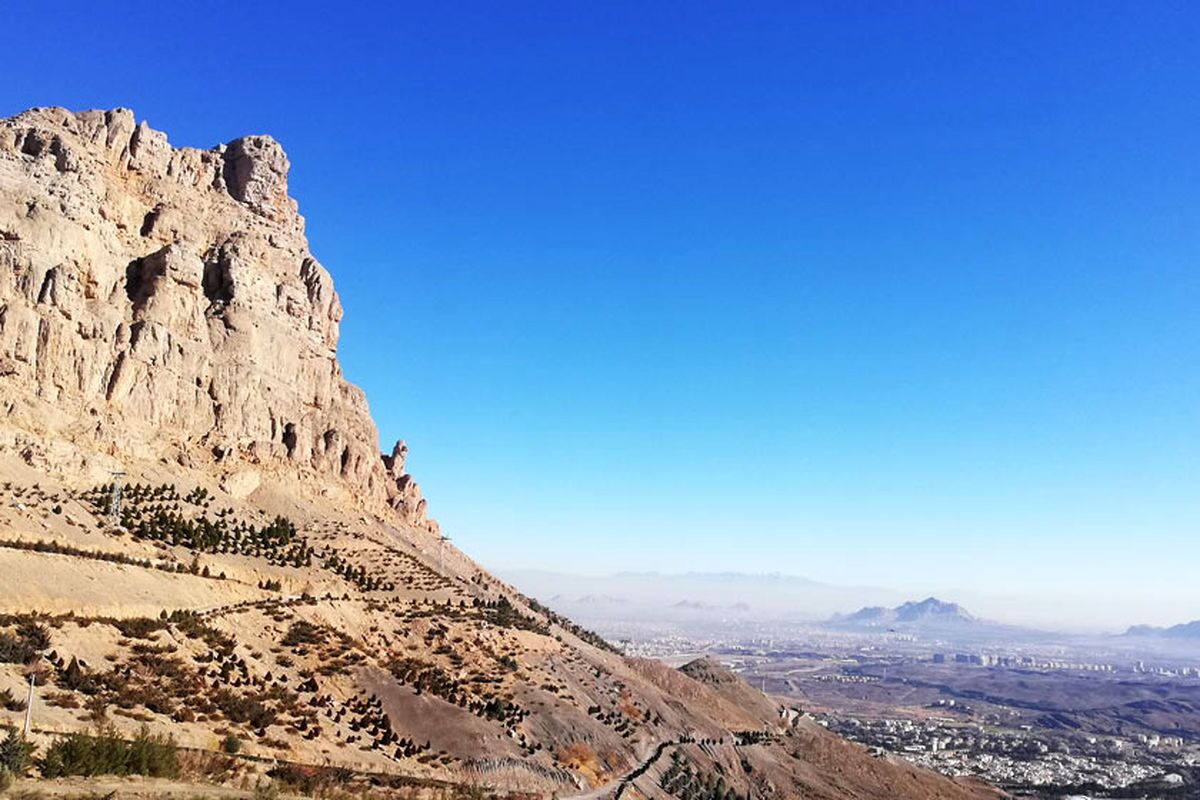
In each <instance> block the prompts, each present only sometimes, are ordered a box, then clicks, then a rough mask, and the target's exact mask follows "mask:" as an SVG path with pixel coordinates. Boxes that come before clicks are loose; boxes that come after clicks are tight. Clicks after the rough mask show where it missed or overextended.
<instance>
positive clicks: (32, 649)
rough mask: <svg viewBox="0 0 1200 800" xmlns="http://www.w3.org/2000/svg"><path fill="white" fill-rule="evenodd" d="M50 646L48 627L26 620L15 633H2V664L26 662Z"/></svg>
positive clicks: (0, 658)
mask: <svg viewBox="0 0 1200 800" xmlns="http://www.w3.org/2000/svg"><path fill="white" fill-rule="evenodd" d="M49 646H50V632H49V631H48V630H46V627H45V626H44V625H39V624H37V623H36V622H33V621H32V620H26V621H25V622H22V623H20V624H19V625H17V629H16V632H15V633H0V664H24V663H25V662H26V661H29V660H30V659H31V658H33V657H34V656H35V655H37V654H38V653H39V652H41V651H42V650H45V649H46V648H47V647H49Z"/></svg>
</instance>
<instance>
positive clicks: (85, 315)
mask: <svg viewBox="0 0 1200 800" xmlns="http://www.w3.org/2000/svg"><path fill="white" fill-rule="evenodd" d="M288 168H289V163H288V160H287V157H286V155H285V154H284V152H283V150H282V148H281V147H280V146H279V145H278V144H277V143H276V142H275V141H274V140H273V139H271V138H270V137H266V136H252V137H242V138H240V139H235V140H234V141H232V142H230V143H229V144H227V145H221V146H218V147H215V148H212V149H210V150H197V149H191V148H172V147H171V146H170V145H169V144H168V142H167V138H166V136H165V134H162V133H161V132H157V131H154V130H152V129H151V128H149V126H147V125H146V124H145V123H144V122H143V123H136V122H135V119H134V116H133V114H132V112H130V111H128V110H126V109H113V110H110V111H84V112H78V113H73V112H70V111H67V110H65V109H61V108H40V109H32V110H30V111H27V112H24V113H22V114H19V115H17V116H15V117H12V118H9V119H6V120H3V121H2V122H0V380H2V381H3V384H2V385H3V388H4V397H3V400H4V403H3V406H2V407H0V408H2V415H0V478H3V480H2V481H0V530H2V531H4V533H3V534H2V537H3V538H2V539H0V572H2V574H4V575H5V576H6V580H5V581H3V582H0V645H2V646H0V692H7V694H8V695H9V696H13V697H16V696H19V695H21V693H22V690H23V688H24V687H25V686H26V675H27V672H28V671H29V670H34V671H35V672H36V675H35V684H38V685H37V692H36V695H35V705H34V708H33V711H32V712H31V713H32V715H33V719H34V726H33V741H34V743H35V744H36V745H37V746H38V747H39V749H40V750H41V751H43V752H45V751H46V750H48V749H49V748H50V747H52V746H53V744H54V742H56V741H59V740H60V739H61V737H63V736H64V735H69V734H84V733H86V732H88V731H92V730H94V728H95V725H96V724H97V723H98V721H99V720H106V721H107V723H108V724H109V725H111V726H112V728H111V730H113V731H114V732H115V733H116V734H117V735H120V736H124V737H132V736H135V735H136V734H137V731H138V730H139V728H140V727H141V726H145V729H146V730H147V731H148V732H151V733H155V734H162V735H167V734H170V735H171V736H174V737H175V738H176V741H177V742H178V743H179V744H180V745H181V746H183V747H186V748H189V749H191V750H193V751H197V752H200V753H202V754H204V755H205V758H206V759H207V760H206V761H203V762H202V763H205V764H209V765H214V764H216V765H223V766H220V770H224V771H222V772H219V774H218V772H213V773H204V774H205V776H206V777H207V778H211V779H212V780H219V781H229V780H232V779H235V778H236V779H241V780H244V781H248V782H250V783H253V782H256V781H258V780H259V778H266V777H269V778H271V779H273V780H280V781H284V780H287V779H288V776H291V777H292V778H295V777H296V775H301V776H307V777H305V780H311V781H317V782H318V785H319V786H321V787H324V788H329V787H330V786H332V785H333V784H325V783H320V781H326V780H329V781H333V780H345V781H349V782H352V783H353V785H355V786H357V787H359V788H360V789H362V790H363V791H364V792H366V791H367V790H371V791H376V790H383V789H387V788H388V787H389V786H390V787H391V788H395V789H396V790H397V792H398V794H397V795H396V796H403V797H411V796H413V794H412V793H413V792H416V793H423V794H422V796H429V797H435V796H436V797H444V796H445V795H444V792H445V791H447V790H449V789H451V788H455V787H457V788H463V787H473V789H474V788H478V789H480V790H483V791H486V792H489V793H496V794H504V793H507V792H521V793H523V794H524V795H525V796H528V795H536V796H540V797H551V796H559V797H570V796H591V795H594V796H597V797H598V796H600V794H596V793H608V792H612V793H615V792H618V791H623V789H622V788H621V787H627V786H634V788H635V789H636V790H637V791H639V792H641V793H643V794H645V795H661V792H660V790H659V789H658V788H656V787H657V786H658V784H657V783H656V779H657V777H658V773H656V772H655V770H656V769H658V767H656V766H655V764H654V762H653V755H654V754H655V753H662V752H664V751H665V750H666V749H671V750H672V751H674V752H678V753H679V755H680V758H682V759H685V760H686V761H687V762H688V763H689V764H691V765H693V767H694V769H695V770H696V771H697V772H698V773H699V774H706V775H714V776H715V775H716V774H722V775H725V776H726V780H727V782H728V783H729V784H730V785H734V786H736V787H737V790H738V791H739V792H742V793H746V794H749V793H757V794H760V795H763V796H770V797H779V798H791V797H801V796H803V797H810V798H825V799H826V800H834V798H879V800H883V798H897V797H898V798H913V800H916V798H944V799H945V800H967V799H968V798H983V797H992V796H995V793H993V792H991V791H990V790H987V789H984V788H982V787H977V786H975V785H968V784H964V783H959V782H956V781H952V780H949V779H946V778H942V777H940V776H936V775H933V774H932V773H927V772H923V771H921V770H918V769H915V768H913V767H911V766H909V765H906V764H903V763H885V762H882V761H879V760H877V759H873V758H871V757H870V756H869V755H868V754H867V753H866V752H865V751H864V750H862V749H861V748H855V747H854V746H851V745H848V744H846V743H844V742H842V741H840V740H838V739H837V737H835V736H833V735H832V734H829V733H828V732H826V731H823V730H821V729H819V726H816V725H813V724H810V723H808V722H804V721H801V722H800V723H798V724H795V725H793V724H791V723H789V721H788V719H787V717H786V715H784V714H783V713H782V709H780V707H779V706H778V704H777V703H776V702H775V701H774V700H772V699H770V698H767V697H765V696H763V695H762V694H761V693H756V692H754V690H753V689H751V688H750V687H749V686H747V685H746V684H745V683H744V681H741V680H740V679H739V678H737V677H736V676H735V675H733V674H732V673H730V672H728V671H727V670H723V668H720V667H719V665H715V664H708V665H707V666H705V668H704V670H703V671H701V670H700V667H696V668H695V669H694V670H693V672H696V673H697V674H698V675H699V677H693V676H692V675H689V674H687V672H681V671H678V670H674V669H671V668H669V667H667V666H665V665H663V664H661V663H659V662H650V661H645V660H639V659H626V658H623V657H622V656H621V655H620V654H619V653H618V652H616V651H615V649H614V648H612V647H611V646H610V645H608V643H606V642H605V641H603V640H602V639H601V638H600V637H598V636H596V635H595V634H592V633H590V632H589V631H587V630H585V629H583V628H581V627H579V626H578V625H576V624H575V623H573V622H572V621H571V620H569V619H566V618H565V617H562V616H561V615H559V614H557V613H555V612H554V611H552V610H550V609H548V608H546V607H545V606H543V605H542V604H540V603H538V602H537V601H536V600H534V599H532V598H531V597H528V596H526V595H524V594H522V593H521V592H520V591H519V590H518V589H517V588H516V587H514V586H511V585H508V584H506V583H504V582H503V581H500V580H498V579H497V578H495V577H494V576H492V575H490V574H489V573H487V572H486V571H484V570H483V569H481V568H480V567H478V566H477V565H476V564H475V563H474V562H472V561H471V560H470V559H469V558H468V557H467V556H466V555H465V554H463V553H461V552H460V551H458V550H457V549H456V548H454V547H453V546H450V545H447V543H446V541H445V540H444V539H443V538H440V537H439V529H438V527H437V525H436V523H434V522H433V521H432V520H430V519H429V518H428V517H427V516H426V513H425V511H426V508H425V501H424V499H423V498H421V496H420V492H419V490H418V488H417V486H416V484H415V482H414V481H413V479H412V478H411V476H409V475H408V474H407V473H406V472H405V471H404V459H405V456H406V454H407V450H406V448H405V447H404V445H403V443H399V442H398V443H397V444H396V446H395V447H394V448H393V449H392V451H391V452H390V453H387V454H384V453H380V452H379V448H378V443H377V429H376V428H375V425H374V422H373V421H372V420H371V418H370V415H369V413H368V410H367V405H366V399H365V397H364V396H363V393H362V392H361V391H360V390H358V389H357V388H356V387H354V386H352V385H351V384H349V383H348V382H347V381H345V379H344V378H343V376H342V373H341V368H340V366H339V364H338V361H337V356H336V348H337V343H338V342H337V334H338V322H339V321H340V318H341V307H340V303H339V302H338V300H337V295H336V293H335V292H334V290H333V284H332V278H331V277H330V275H329V273H328V272H327V271H326V270H325V269H324V267H322V266H321V265H320V264H319V262H317V260H316V259H315V258H314V257H313V256H312V254H311V252H310V251H309V249H308V244H307V241H306V239H305V238H304V233H303V228H304V224H303V218H302V217H300V215H299V213H298V206H297V204H296V202H295V201H294V200H293V199H292V198H291V197H290V195H289V194H288V190H287V172H288ZM701 672H702V674H701ZM39 682H40V683H39ZM14 707H15V704H13V703H9V704H7V705H6V707H5V708H2V709H0V722H7V723H18V722H20V716H19V714H20V712H19V711H15V710H14ZM746 731H752V732H754V733H755V739H756V741H755V743H754V744H752V745H749V746H744V747H743V746H741V745H739V744H738V741H739V739H738V734H739V732H746ZM230 741H232V742H234V743H235V745H236V746H234V747H230V748H228V749H225V744H224V743H226V742H230ZM223 749H224V754H223V755H222V752H221V751H222V750H223ZM231 751H233V752H231ZM234 753H236V757H234ZM218 756H219V757H220V758H218ZM222 759H223V760H222ZM288 765H291V766H288ZM200 768H201V767H197V769H200ZM213 769H214V770H215V769H216V767H213ZM297 770H299V772H297ZM338 785H341V784H338ZM898 787H899V789H898ZM473 789H472V790H473ZM439 792H442V794H439Z"/></svg>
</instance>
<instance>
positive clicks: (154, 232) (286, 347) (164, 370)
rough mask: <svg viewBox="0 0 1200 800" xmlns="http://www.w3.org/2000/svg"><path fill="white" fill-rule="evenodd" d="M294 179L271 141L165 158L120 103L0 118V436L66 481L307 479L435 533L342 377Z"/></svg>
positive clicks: (328, 300) (328, 296) (401, 451)
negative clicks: (181, 468)
mask: <svg viewBox="0 0 1200 800" xmlns="http://www.w3.org/2000/svg"><path fill="white" fill-rule="evenodd" d="M288 168H289V164H288V159H287V156H286V155H285V154H284V152H283V150H282V148H281V147H280V146H279V144H278V143H277V142H275V141H274V140H273V139H272V138H270V137H269V136H249V137H245V138H241V139H236V140H234V141H232V142H230V143H229V144H227V145H223V146H218V147H215V148H213V149H211V150H196V149H191V148H173V147H171V146H170V145H169V144H168V142H167V137H166V136H165V135H164V134H163V133H161V132H158V131H155V130H152V129H151V128H149V127H148V126H147V125H146V124H145V123H144V122H143V123H140V124H138V123H137V122H135V120H134V116H133V113H132V112H130V111H129V110H127V109H114V110H112V111H84V112H80V113H71V112H69V111H66V110H64V109H59V108H44V109H33V110H31V111H27V112H25V113H23V114H20V115H18V116H16V117H13V118H11V119H8V120H4V121H3V122H0V401H2V403H3V405H2V406H0V408H2V414H0V426H3V427H2V428H0V436H3V437H5V439H6V440H7V443H8V444H9V445H13V446H16V447H17V448H18V449H19V450H21V451H22V452H23V453H24V456H25V458H26V459H27V460H28V461H30V463H35V462H40V464H41V465H42V466H48V467H52V468H58V469H69V468H70V467H71V466H85V467H86V466H91V467H93V469H95V468H97V464H98V463H99V462H98V461H97V456H96V454H97V453H100V454H107V455H108V456H110V457H111V460H110V461H108V462H106V466H116V465H119V463H120V460H121V458H123V457H137V458H159V459H168V460H177V461H179V462H180V463H186V464H187V465H189V466H192V467H201V468H203V467H211V469H212V470H214V471H216V472H217V473H218V474H220V475H221V476H223V477H224V478H225V481H226V485H227V486H229V487H230V488H231V490H232V491H234V492H235V493H237V492H248V491H252V490H253V488H254V487H255V486H256V485H257V483H258V481H259V480H260V477H261V475H262V474H263V473H264V472H270V473H281V474H283V475H285V476H292V475H295V476H297V477H299V478H301V479H302V480H305V479H306V480H307V482H308V484H309V485H310V486H311V487H313V489H314V490H317V487H320V489H319V490H320V491H323V492H326V493H328V492H330V491H335V492H336V491H339V490H340V491H341V492H342V493H343V494H344V495H346V496H348V497H350V498H352V499H353V500H355V501H357V502H359V503H361V504H363V505H364V506H366V507H370V508H372V509H383V508H385V507H390V508H391V509H393V510H394V511H395V512H396V513H397V514H399V515H400V516H401V517H402V518H403V520H404V521H405V522H407V523H409V524H412V525H415V526H419V527H423V528H426V529H428V530H431V531H432V530H434V527H435V526H434V523H433V522H432V521H430V520H428V519H427V518H426V516H425V501H424V500H422V499H421V496H420V491H419V489H418V488H417V486H416V484H415V482H413V480H412V479H411V477H410V476H409V475H407V474H406V473H405V471H404V456H405V454H406V452H407V451H406V448H405V447H404V445H403V443H397V445H396V447H395V449H394V450H393V452H392V453H391V454H390V455H388V456H386V457H382V456H381V455H380V453H379V450H378V445H377V441H378V433H377V431H376V429H375V426H374V424H373V423H372V421H371V418H370V416H369V415H368V413H367V406H366V401H365V399H364V397H363V394H362V392H361V391H360V390H359V389H357V388H356V387H354V386H352V385H351V384H349V383H348V382H347V381H346V380H345V379H344V377H343V376H342V372H341V369H340V367H339V366H338V361H337V356H336V348H337V340H338V322H339V320H340V318H341V315H342V308H341V305H340V304H339V302H338V297H337V294H336V293H335V292H334V289H333V284H332V282H331V280H330V277H329V273H328V272H326V270H325V268H324V267H322V266H321V264H320V263H319V262H318V261H317V260H316V259H315V258H314V257H313V255H312V253H311V252H310V251H309V249H308V243H307V241H306V240H305V237H304V220H303V218H302V217H301V216H300V215H299V214H298V213H297V208H296V203H295V201H294V200H292V199H291V198H290V197H289V196H288V190H287V176H288ZM101 458H102V456H101Z"/></svg>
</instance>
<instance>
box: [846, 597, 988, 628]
mask: <svg viewBox="0 0 1200 800" xmlns="http://www.w3.org/2000/svg"><path fill="white" fill-rule="evenodd" d="M978 622H979V620H977V619H976V618H975V617H974V616H972V615H971V614H970V613H968V612H967V610H966V609H965V608H963V607H962V606H960V605H959V604H958V603H947V602H945V601H943V600H938V599H937V598H936V597H927V598H925V599H924V600H919V601H909V602H907V603H902V604H901V605H898V606H896V607H895V608H885V607H883V606H868V607H866V608H861V609H859V610H858V611H855V612H854V613H853V614H845V615H835V616H834V617H832V618H831V619H830V620H829V624H830V625H834V626H838V627H873V628H874V627H885V626H887V627H891V626H897V627H928V626H943V625H971V624H975V623H978Z"/></svg>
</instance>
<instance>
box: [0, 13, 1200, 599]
mask: <svg viewBox="0 0 1200 800" xmlns="http://www.w3.org/2000/svg"><path fill="white" fill-rule="evenodd" d="M106 6H107V7H106V8H104V9H102V10H101V9H99V8H96V9H94V10H84V6H83V5H82V4H80V5H79V6H78V7H77V10H74V11H72V10H58V11H56V12H55V14H54V15H53V18H52V19H51V18H49V17H48V16H47V14H46V12H45V10H44V9H42V8H40V7H37V6H35V5H32V4H28V3H26V4H17V5H11V4H10V5H9V6H7V7H5V8H4V9H3V10H0V23H2V24H3V29H4V30H5V31H6V33H7V34H8V35H7V36H6V37H5V38H6V40H7V41H6V47H5V50H6V57H5V62H6V75H5V78H4V80H3V82H0V112H2V113H4V114H7V113H15V112H16V111H19V110H21V109H23V108H25V107H28V106H32V105H63V106H67V107H71V108H84V107H112V106H118V105H119V106H129V107H132V108H133V109H134V110H135V111H136V113H137V115H138V117H139V118H144V119H146V120H147V121H149V122H150V124H151V125H152V126H154V127H156V128H159V129H162V130H165V131H167V132H168V133H169V135H170V137H171V141H172V142H173V143H174V144H177V145H192V146H200V147H207V146H211V145H213V144H216V143H218V142H223V141H227V140H229V139H232V138H234V137H236V136H239V135H242V134H247V133H260V132H267V133H271V134H273V135H274V136H275V137H276V138H277V139H279V140H280V141H281V142H282V143H283V144H284V146H285V148H286V149H287V151H288V153H289V156H290V157H291V160H292V164H293V170H292V177H291V187H292V192H293V194H294V196H295V197H296V198H297V199H298V201H299V203H300V207H301V211H302V213H304V214H305V216H306V217H307V219H308V230H309V236H310V240H311V245H312V249H313V250H314V252H315V253H316V255H317V256H318V258H320V259H321V260H322V261H323V263H325V264H326V266H328V268H329V269H330V271H331V272H332V273H333V275H334V278H335V281H336V283H337V286H338V288H339V290H340V293H341V296H342V300H343V303H344V305H345V307H346V317H345V321H344V324H343V329H342V334H343V335H342V344H341V348H340V352H341V358H342V361H343V364H344V366H345V369H346V372H347V374H348V375H349V377H350V378H351V379H352V380H353V381H355V382H356V383H358V384H360V385H361V386H362V387H363V388H364V389H365V390H366V392H367V395H368V398H369V400H370V403H371V407H372V410H373V412H374V414H375V417H376V420H377V422H378V423H379V425H380V428H381V432H382V436H383V438H384V439H385V443H386V444H390V441H391V440H392V439H395V438H397V437H403V438H405V439H406V440H407V441H408V442H409V445H410V447H411V448H412V456H411V459H410V465H411V468H412V470H413V472H414V473H415V474H416V476H417V477H418V479H419V480H420V481H421V483H422V486H423V488H424V490H425V493H426V496H427V497H428V498H429V500H430V504H431V510H432V512H433V514H434V515H435V516H436V517H438V518H439V520H440V521H441V522H442V524H443V526H444V528H445V529H446V530H447V531H448V533H449V534H450V535H451V536H453V537H454V538H455V540H456V542H457V543H458V544H460V545H461V546H462V547H463V549H464V550H466V551H467V552H469V553H471V554H473V555H475V556H476V557H478V558H479V559H480V560H481V561H482V562H483V563H485V564H487V565H489V566H493V567H497V568H505V567H528V566H539V567H544V568H548V569H557V570H567V571H571V570H574V571H585V572H603V571H606V570H616V569H657V570H668V571H687V570H718V569H736V570H745V571H768V570H770V571H782V572H790V573H795V574H802V575H807V576H809V577H812V578H816V579H821V580H827V581H831V582H841V583H856V584H864V583H873V584H880V585H886V586H892V587H898V588H902V589H909V588H911V589H912V590H913V591H914V592H917V591H920V592H924V593H927V592H928V591H931V590H937V591H943V590H944V591H956V590H958V591H962V592H982V593H991V594H993V595H997V596H998V595H1005V596H1013V595H1015V596H1021V597H1025V598H1034V597H1048V596H1050V595H1054V596H1056V597H1057V596H1059V595H1062V596H1067V595H1069V596H1070V597H1071V598H1074V600H1073V602H1077V608H1078V609H1080V610H1079V611H1078V612H1077V615H1078V616H1079V618H1080V619H1084V618H1086V615H1087V613H1088V612H1087V611H1086V609H1087V608H1088V607H1093V608H1094V607H1096V606H1095V605H1094V604H1095V603H1096V602H1097V601H1098V600H1100V599H1103V600H1104V601H1105V602H1109V603H1112V602H1114V599H1115V600H1119V601H1120V602H1121V603H1126V602H1128V603H1129V604H1134V605H1136V606H1137V608H1139V609H1145V610H1146V614H1145V615H1151V616H1156V618H1159V619H1162V620H1163V621H1173V620H1175V618H1176V617H1179V618H1192V617H1196V616H1200V589H1195V588H1193V586H1192V584H1194V574H1193V568H1194V565H1195V564H1196V563H1197V562H1198V561H1200V536H1198V535H1197V534H1200V369H1198V368H1197V367H1198V364H1200V313H1198V312H1200V270H1198V269H1197V266H1196V264H1197V257H1198V256H1200V225H1198V222H1200V192H1198V189H1197V187H1198V186H1200V181H1198V179H1200V163H1198V160H1197V152H1198V148H1197V142H1198V137H1197V132H1198V123H1200V57H1198V56H1197V51H1196V47H1195V42H1196V41H1197V38H1198V36H1200V11H1197V10H1196V8H1195V6H1194V5H1192V4H1188V3H1170V2H1156V3H1151V4H1134V3H1103V2H1095V3H1075V4H1064V3H1041V2H1039V3H1004V4H986V5H985V4H964V3H951V2H945V3H925V2H913V3H894V4H884V3H864V4H854V3H823V4H806V3H795V2H786V3H737V4H733V3H730V4H708V3H652V4H648V3H603V4H583V3H564V2H547V3H524V2H514V3H509V4H504V5H503V6H499V5H497V4H494V3H478V4H475V3H423V4H406V3H396V4H393V3H388V4H378V5H373V4H353V3H344V4H341V5H339V6H338V7H337V13H332V12H331V11H329V10H328V8H327V7H325V4H315V3H313V4H310V5H309V7H307V8H305V7H304V5H303V4H300V5H297V6H295V8H296V10H295V11H293V12H290V13H284V12H283V11H281V10H271V9H267V8H260V7H258V6H257V5H256V4H251V3H236V4H235V3H225V4H220V3H204V4H190V5H189V4H165V5H163V4H155V5H151V4H134V3H128V4H122V3H109V4H106ZM1031 602H1032V601H1031ZM1131 607H1132V606H1131ZM1114 613H1115V612H1114ZM1139 613H1142V612H1141V611H1139Z"/></svg>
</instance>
